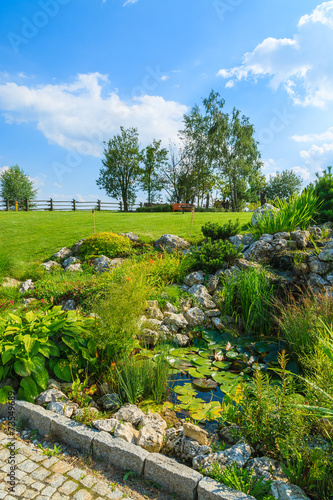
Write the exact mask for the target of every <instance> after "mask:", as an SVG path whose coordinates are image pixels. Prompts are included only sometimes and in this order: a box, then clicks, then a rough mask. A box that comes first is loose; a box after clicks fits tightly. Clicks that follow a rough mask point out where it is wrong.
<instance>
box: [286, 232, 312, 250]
mask: <svg viewBox="0 0 333 500" xmlns="http://www.w3.org/2000/svg"><path fill="white" fill-rule="evenodd" d="M290 237H291V239H292V240H293V241H296V244H297V248H306V244H307V242H308V241H309V238H310V233H309V231H300V230H299V231H293V232H291V233H290Z"/></svg>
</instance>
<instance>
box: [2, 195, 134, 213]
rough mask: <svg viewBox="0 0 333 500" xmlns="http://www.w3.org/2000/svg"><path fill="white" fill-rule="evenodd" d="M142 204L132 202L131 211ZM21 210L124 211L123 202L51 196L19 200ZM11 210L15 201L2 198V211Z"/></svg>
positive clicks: (13, 208)
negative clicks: (55, 198)
mask: <svg viewBox="0 0 333 500" xmlns="http://www.w3.org/2000/svg"><path fill="white" fill-rule="evenodd" d="M140 206H142V203H132V204H130V205H129V211H133V210H135V209H136V207H140ZM18 209H19V211H24V212H30V211H44V210H47V211H50V212H55V211H60V210H62V211H68V212H69V211H74V212H82V211H84V210H97V211H120V212H123V211H124V208H123V203H122V202H121V201H120V202H119V203H118V202H117V203H111V202H106V201H101V200H96V201H77V200H74V199H73V200H71V201H57V200H53V199H52V198H50V199H49V200H27V199H25V200H18ZM1 210H2V211H7V212H8V211H11V210H15V206H13V203H10V201H9V200H0V211H1Z"/></svg>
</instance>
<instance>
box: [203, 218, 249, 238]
mask: <svg viewBox="0 0 333 500" xmlns="http://www.w3.org/2000/svg"><path fill="white" fill-rule="evenodd" d="M201 231H202V234H203V235H204V236H205V237H206V238H211V239H212V240H213V241H214V240H226V239H228V238H230V236H235V235H236V234H238V233H239V232H240V224H239V221H238V219H237V220H236V222H232V221H231V220H229V222H228V223H227V224H223V225H222V226H221V224H218V223H217V222H206V224H205V225H204V226H202V228H201Z"/></svg>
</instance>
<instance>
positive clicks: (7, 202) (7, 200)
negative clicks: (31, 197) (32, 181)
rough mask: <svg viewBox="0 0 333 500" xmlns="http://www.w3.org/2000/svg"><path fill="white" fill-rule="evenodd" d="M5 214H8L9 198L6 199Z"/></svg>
mask: <svg viewBox="0 0 333 500" xmlns="http://www.w3.org/2000/svg"><path fill="white" fill-rule="evenodd" d="M6 212H9V198H7V199H6Z"/></svg>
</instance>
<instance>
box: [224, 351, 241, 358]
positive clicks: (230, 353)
mask: <svg viewBox="0 0 333 500" xmlns="http://www.w3.org/2000/svg"><path fill="white" fill-rule="evenodd" d="M227 357H228V358H229V359H237V358H239V353H238V352H236V351H228V352H227Z"/></svg>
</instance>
